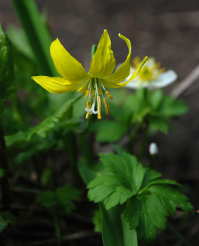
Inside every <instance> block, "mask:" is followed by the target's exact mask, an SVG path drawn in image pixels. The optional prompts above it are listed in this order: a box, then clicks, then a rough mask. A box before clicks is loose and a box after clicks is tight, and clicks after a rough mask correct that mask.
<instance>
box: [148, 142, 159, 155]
mask: <svg viewBox="0 0 199 246" xmlns="http://www.w3.org/2000/svg"><path fill="white" fill-rule="evenodd" d="M158 152H159V151H158V146H157V144H156V143H150V145H149V153H150V154H151V155H157V154H158Z"/></svg>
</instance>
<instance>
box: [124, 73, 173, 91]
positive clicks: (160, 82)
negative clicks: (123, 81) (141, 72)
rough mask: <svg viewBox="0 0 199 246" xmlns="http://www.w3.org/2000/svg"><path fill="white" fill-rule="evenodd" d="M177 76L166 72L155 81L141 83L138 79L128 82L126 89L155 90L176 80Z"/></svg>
mask: <svg viewBox="0 0 199 246" xmlns="http://www.w3.org/2000/svg"><path fill="white" fill-rule="evenodd" d="M177 77H178V76H177V74H176V72H175V71H173V70H168V71H166V72H164V73H162V74H160V75H159V76H158V78H157V79H156V80H151V81H147V80H146V81H142V82H140V81H139V80H138V79H135V80H132V81H131V82H129V83H128V84H127V85H126V87H127V88H131V89H137V88H149V89H156V88H162V87H166V86H168V85H170V84H171V83H173V82H174V81H175V80H176V79H177Z"/></svg>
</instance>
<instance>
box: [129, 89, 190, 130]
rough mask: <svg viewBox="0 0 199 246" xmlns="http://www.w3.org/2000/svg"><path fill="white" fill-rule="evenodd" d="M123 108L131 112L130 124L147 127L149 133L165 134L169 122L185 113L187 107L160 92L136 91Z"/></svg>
mask: <svg viewBox="0 0 199 246" xmlns="http://www.w3.org/2000/svg"><path fill="white" fill-rule="evenodd" d="M125 107H127V108H129V110H130V111H131V112H132V119H131V121H132V123H139V124H141V123H143V122H145V123H146V124H148V125H149V129H150V130H151V131H153V132H154V131H161V132H163V133H166V132H167V131H168V128H169V120H170V119H171V118H172V117H176V116H179V115H181V114H184V113H186V112H187V106H186V105H185V104H184V103H183V102H181V101H180V100H178V99H174V98H172V97H170V96H166V95H164V94H163V92H162V91H161V90H156V91H149V90H147V89H140V90H137V91H136V92H135V93H134V94H133V95H131V96H129V98H128V99H127V101H126V104H125Z"/></svg>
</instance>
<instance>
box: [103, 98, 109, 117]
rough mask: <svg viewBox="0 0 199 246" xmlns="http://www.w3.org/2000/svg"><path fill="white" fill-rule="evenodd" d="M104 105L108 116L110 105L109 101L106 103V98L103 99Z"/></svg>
mask: <svg viewBox="0 0 199 246" xmlns="http://www.w3.org/2000/svg"><path fill="white" fill-rule="evenodd" d="M103 103H104V106H105V111H106V114H110V108H109V104H108V103H107V101H106V98H105V97H104V98H103Z"/></svg>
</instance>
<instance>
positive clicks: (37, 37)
mask: <svg viewBox="0 0 199 246" xmlns="http://www.w3.org/2000/svg"><path fill="white" fill-rule="evenodd" d="M12 2H13V5H14V7H15V9H16V13H17V15H18V17H19V19H20V21H21V24H22V26H23V30H24V32H25V34H26V37H27V38H28V41H29V44H30V46H31V48H32V51H33V53H34V56H35V58H36V59H37V63H38V64H39V65H40V69H41V72H43V73H44V74H46V75H53V74H55V72H54V66H53V65H52V61H51V58H50V52H49V46H50V43H51V41H52V38H51V35H50V33H49V31H48V28H47V25H46V23H45V22H44V19H43V17H42V15H41V14H40V12H39V10H38V7H37V4H36V2H35V1H34V0H28V1H26V0H13V1H12Z"/></svg>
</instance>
